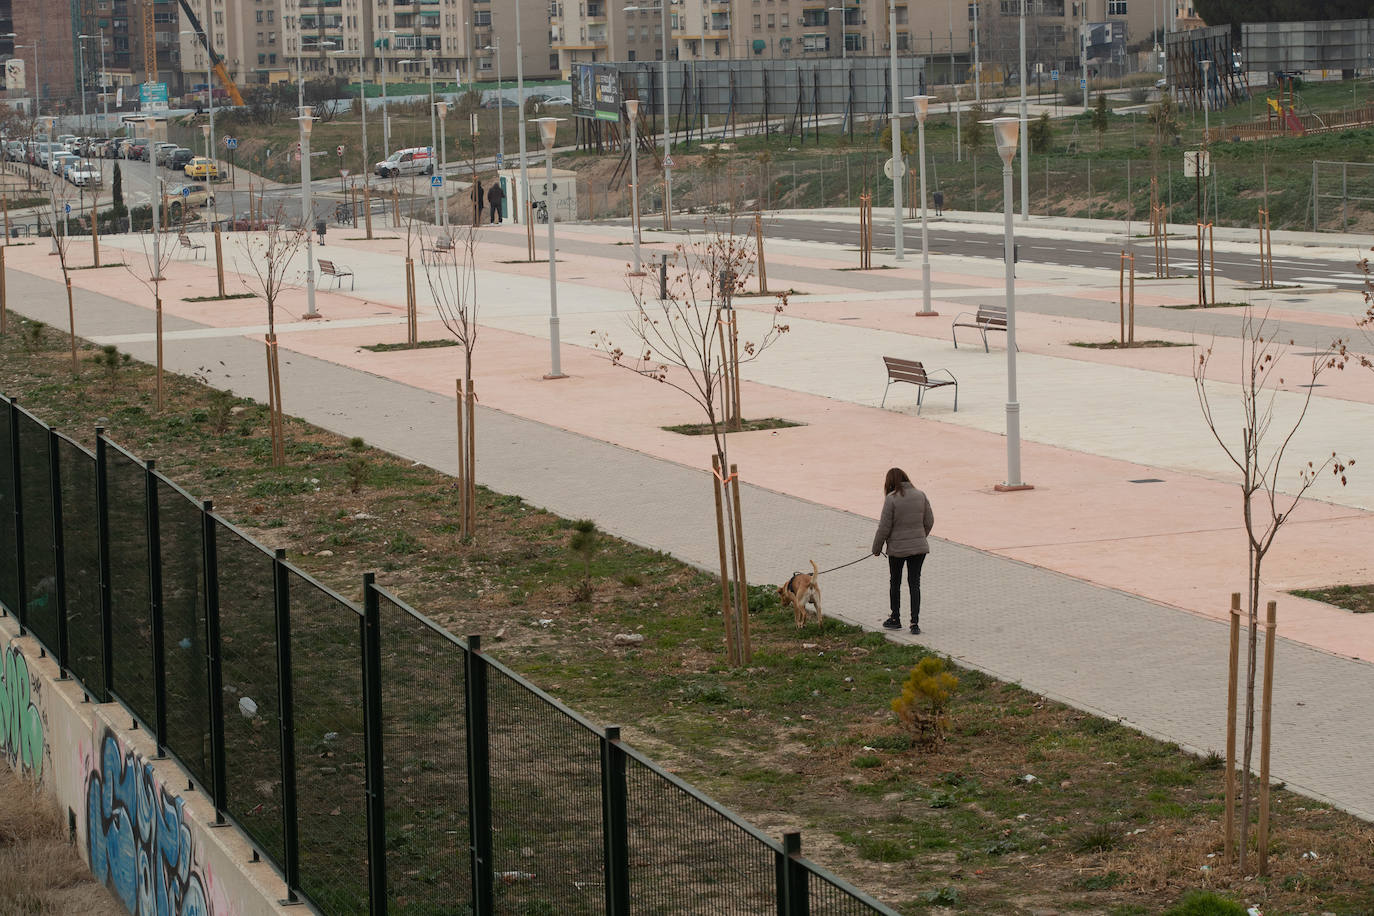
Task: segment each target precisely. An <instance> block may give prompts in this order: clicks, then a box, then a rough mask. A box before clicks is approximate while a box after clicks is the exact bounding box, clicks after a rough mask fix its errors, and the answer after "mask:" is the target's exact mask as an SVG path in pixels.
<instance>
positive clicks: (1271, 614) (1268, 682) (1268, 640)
mask: <svg viewBox="0 0 1374 916" xmlns="http://www.w3.org/2000/svg"><path fill="white" fill-rule="evenodd" d="M1266 612H1267V616H1266V619H1265V622H1264V694H1263V701H1262V704H1261V706H1260V777H1259V833H1258V834H1257V835H1256V836H1255V841H1256V843H1257V844H1258V852H1259V874H1260V877H1264V876H1265V875H1267V874H1268V873H1269V723H1270V719H1271V713H1272V711H1273V699H1274V631H1275V630H1277V629H1278V602H1276V601H1270V602H1269V603H1268V605H1267V606H1266Z"/></svg>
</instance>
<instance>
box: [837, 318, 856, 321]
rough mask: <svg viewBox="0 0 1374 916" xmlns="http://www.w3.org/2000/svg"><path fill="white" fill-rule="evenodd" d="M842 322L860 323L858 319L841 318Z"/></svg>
mask: <svg viewBox="0 0 1374 916" xmlns="http://www.w3.org/2000/svg"><path fill="white" fill-rule="evenodd" d="M840 320H841V321H858V320H859V319H858V318H841V319H840Z"/></svg>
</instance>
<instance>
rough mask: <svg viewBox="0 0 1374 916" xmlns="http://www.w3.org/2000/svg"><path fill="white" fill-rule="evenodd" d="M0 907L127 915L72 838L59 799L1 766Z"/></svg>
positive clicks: (21, 915) (14, 915)
mask: <svg viewBox="0 0 1374 916" xmlns="http://www.w3.org/2000/svg"><path fill="white" fill-rule="evenodd" d="M0 913H5V914H7V916H42V914H54V916H58V914H61V916H76V914H82V916H107V914H108V916H127V914H125V912H124V908H123V907H122V906H120V905H119V903H118V902H117V901H116V900H115V898H114V897H113V896H111V895H110V893H109V892H108V891H106V890H105V888H103V887H101V886H100V885H98V884H96V883H95V879H94V878H92V877H91V872H90V869H88V868H87V867H86V863H85V862H83V861H82V859H81V856H80V854H79V853H78V852H77V850H76V847H75V846H73V845H72V844H71V842H70V841H69V840H68V838H67V827H66V825H65V824H64V823H63V818H62V814H61V812H60V811H58V809H57V805H56V804H55V803H54V802H53V801H52V799H51V798H49V797H48V796H47V795H46V794H44V792H43V791H42V790H41V789H39V788H38V787H37V786H35V785H34V784H33V783H30V782H28V781H27V780H24V779H22V778H21V777H20V776H19V775H18V774H17V773H15V772H14V771H13V770H12V769H10V768H9V767H8V766H0Z"/></svg>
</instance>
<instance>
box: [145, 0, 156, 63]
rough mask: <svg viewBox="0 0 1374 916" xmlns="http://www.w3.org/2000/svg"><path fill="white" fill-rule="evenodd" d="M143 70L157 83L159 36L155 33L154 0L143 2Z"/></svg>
mask: <svg viewBox="0 0 1374 916" xmlns="http://www.w3.org/2000/svg"><path fill="white" fill-rule="evenodd" d="M143 70H144V72H146V73H147V74H148V82H150V83H156V82H157V35H156V34H155V33H154V32H153V0H143Z"/></svg>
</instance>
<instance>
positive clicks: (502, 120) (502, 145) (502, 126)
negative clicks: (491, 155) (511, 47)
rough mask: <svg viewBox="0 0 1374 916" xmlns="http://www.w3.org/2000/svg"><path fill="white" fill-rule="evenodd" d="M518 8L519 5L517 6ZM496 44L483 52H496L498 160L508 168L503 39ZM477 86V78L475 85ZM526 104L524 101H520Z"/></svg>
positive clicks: (487, 47) (503, 166)
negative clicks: (502, 58)
mask: <svg viewBox="0 0 1374 916" xmlns="http://www.w3.org/2000/svg"><path fill="white" fill-rule="evenodd" d="M516 6H517V7H518V6H519V4H516ZM494 42H495V43H494V44H491V45H487V46H486V47H485V48H483V49H482V50H483V51H495V52H496V160H497V161H498V162H500V163H501V167H502V168H505V167H506V115H505V111H506V100H505V99H504V98H503V97H502V96H501V39H500V38H497V39H494ZM473 85H476V77H475V76H474V83H473ZM520 101H521V103H522V107H523V103H524V101H525V100H524V99H521V100H520Z"/></svg>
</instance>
